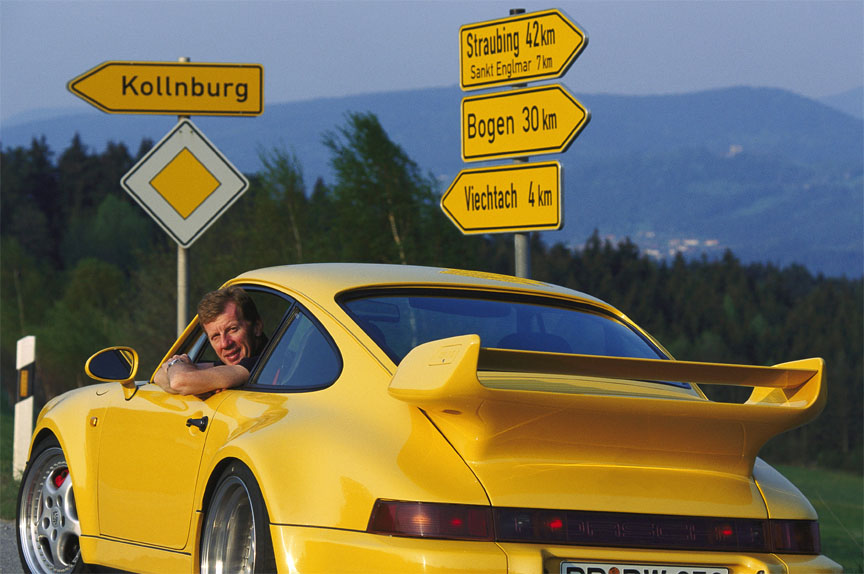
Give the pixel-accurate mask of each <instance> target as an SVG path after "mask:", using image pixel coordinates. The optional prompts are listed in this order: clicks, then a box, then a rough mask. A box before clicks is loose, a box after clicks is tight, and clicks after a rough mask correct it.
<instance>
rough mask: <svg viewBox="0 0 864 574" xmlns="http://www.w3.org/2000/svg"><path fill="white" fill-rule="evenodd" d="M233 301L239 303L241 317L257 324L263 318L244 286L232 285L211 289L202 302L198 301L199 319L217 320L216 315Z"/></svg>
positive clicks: (203, 320) (204, 321)
mask: <svg viewBox="0 0 864 574" xmlns="http://www.w3.org/2000/svg"><path fill="white" fill-rule="evenodd" d="M231 301H233V302H234V303H235V304H236V305H237V310H238V311H239V313H240V318H241V319H244V320H246V321H249V322H250V323H252V324H255V322H256V321H258V320H259V319H260V318H261V317H260V316H259V315H258V308H257V307H256V306H255V302H254V301H252V297H250V296H249V294H248V293H246V291H244V290H243V288H242V287H238V286H236V285H231V286H230V287H223V288H222V289H217V290H216V291H210V292H209V293H207V294H206V295H204V297H202V298H201V302H200V303H198V319H199V321H200V322H201V324H202V325H203V324H204V323H210V322H211V321H213V320H215V319H216V317H218V316H219V315H221V314H222V313H224V312H225V307H226V306H227V305H228V303H229V302H231Z"/></svg>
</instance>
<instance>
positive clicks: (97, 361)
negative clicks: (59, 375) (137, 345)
mask: <svg viewBox="0 0 864 574" xmlns="http://www.w3.org/2000/svg"><path fill="white" fill-rule="evenodd" d="M84 371H85V372H86V373H87V376H89V377H90V378H91V379H96V380H97V381H105V382H109V383H114V382H116V383H120V384H122V385H123V386H124V387H125V386H128V385H129V384H130V383H132V384H134V380H135V374H136V373H137V372H138V353H136V352H135V349H132V348H131V347H109V348H108V349H103V350H101V351H99V352H98V353H96V354H95V355H93V356H92V357H90V358H89V359H87V363H86V364H85V365H84Z"/></svg>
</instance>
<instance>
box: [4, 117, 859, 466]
mask: <svg viewBox="0 0 864 574" xmlns="http://www.w3.org/2000/svg"><path fill="white" fill-rule="evenodd" d="M324 142H325V144H326V146H327V147H328V148H329V150H330V152H331V154H332V155H331V159H332V164H333V167H334V171H335V174H336V177H335V181H333V182H332V184H327V183H325V182H324V181H322V180H318V181H316V182H314V184H313V186H312V189H311V190H310V189H308V188H307V185H306V182H305V181H304V178H303V169H302V166H301V165H300V162H299V161H298V159H297V157H296V155H295V154H294V153H293V152H290V151H287V150H284V149H273V150H259V156H260V158H261V160H262V164H263V166H264V169H263V170H262V171H261V172H260V173H257V174H253V175H251V176H250V183H251V185H250V188H249V190H248V191H247V192H246V194H245V195H244V196H243V197H242V198H241V200H240V201H238V202H237V203H235V204H234V205H233V206H232V207H231V208H230V209H229V210H228V211H227V212H226V213H225V214H224V215H223V216H222V217H221V218H220V219H219V220H218V221H216V222H215V223H214V224H213V225H212V226H211V227H210V228H209V230H208V231H207V233H205V234H204V235H203V237H201V239H199V240H198V241H197V242H196V243H195V244H194V245H193V246H192V248H191V249H189V250H188V257H189V260H190V275H189V279H190V288H189V291H190V300H191V302H192V303H193V305H194V303H195V302H196V301H197V300H198V298H200V296H202V295H203V294H204V293H205V292H206V291H208V290H210V289H213V288H215V287H217V286H219V285H221V284H222V283H224V282H225V281H227V280H228V279H230V278H232V277H234V276H236V275H238V274H240V273H242V272H244V271H247V270H249V269H254V268H258V267H264V266H271V265H282V264H288V263H297V262H315V261H368V262H389V263H408V264H422V265H439V266H452V267H461V268H467V269H476V270H481V271H490V272H496V273H513V240H512V237H510V236H486V237H483V236H468V237H465V236H462V235H461V234H460V233H459V232H458V231H457V230H456V228H455V227H454V226H453V225H452V224H450V222H449V221H448V220H447V219H446V218H445V217H444V216H443V215H442V213H441V211H440V208H439V206H438V197H439V193H438V187H439V186H438V184H437V182H436V181H435V180H434V179H433V178H432V177H431V176H429V175H423V174H422V173H421V170H420V169H419V167H418V166H417V165H416V164H415V163H414V161H413V160H412V159H411V158H410V157H408V155H407V154H406V153H405V151H404V150H403V149H402V148H401V147H400V146H398V145H397V144H395V143H394V142H393V141H392V140H391V139H390V137H389V136H388V134H387V133H386V132H385V131H384V129H383V128H382V126H381V124H380V122H379V121H378V119H377V118H376V117H375V116H374V115H372V114H357V113H355V114H349V115H348V116H346V118H345V123H344V125H343V126H342V127H340V128H339V129H337V130H335V131H333V132H330V133H327V134H325V135H324ZM151 146H152V142H149V141H146V140H145V141H144V142H142V144H141V146H140V148H139V150H138V151H137V155H138V156H140V155H142V154H143V153H145V152H146V151H147V150H148V149H149V147H151ZM685 159H686V158H685ZM134 161H135V158H134V157H132V156H131V155H130V154H129V152H128V150H127V149H126V148H125V147H124V146H122V145H117V144H109V145H108V146H107V147H106V149H105V150H104V151H103V152H101V153H94V152H92V151H91V150H88V149H87V148H86V147H85V146H84V145H83V143H82V142H81V141H80V138H77V137H76V138H74V139H73V140H72V142H71V144H70V146H69V148H68V149H66V150H65V151H64V152H62V153H61V154H60V156H59V159H58V160H57V161H56V163H55V161H54V153H53V152H52V151H51V150H50V149H48V146H47V145H46V144H45V141H44V139H42V140H35V139H34V140H33V142H32V144H31V146H30V147H29V148H14V149H8V150H2V157H0V169H2V172H0V177H2V180H3V194H2V195H0V218H2V227H0V232H2V241H0V320H2V324H3V330H2V339H0V369H2V373H0V380H2V382H3V390H4V391H5V392H6V394H7V396H11V394H12V393H14V382H15V374H14V368H13V367H14V364H15V361H14V353H15V343H16V341H17V339H18V338H19V337H21V336H24V335H28V334H36V335H37V336H38V341H39V342H38V343H37V347H38V350H37V355H38V356H39V357H40V359H39V361H38V365H39V372H38V373H37V376H38V378H39V380H40V381H41V385H40V387H41V389H42V392H43V394H44V395H45V396H43V397H38V398H41V399H43V400H44V399H45V398H48V397H50V396H53V395H55V394H58V393H60V392H63V391H64V390H66V389H69V388H72V387H75V386H78V385H82V384H87V383H88V381H87V380H86V378H85V377H84V375H83V364H84V361H85V360H86V358H87V357H88V356H89V355H90V354H92V353H93V352H95V351H97V350H99V349H100V348H102V347H104V346H108V345H115V344H124V345H130V346H132V347H134V348H135V349H136V350H138V352H139V355H140V356H141V367H140V370H139V377H140V378H146V377H149V376H150V374H151V373H152V370H153V368H155V366H156V364H157V363H158V361H159V360H160V359H161V358H162V357H163V355H164V354H165V353H166V352H167V350H168V348H169V347H170V345H171V343H172V342H173V341H174V339H175V335H176V282H175V277H176V253H177V247H176V245H175V244H174V243H173V242H172V241H171V240H170V239H169V238H168V237H167V235H166V234H164V233H163V232H162V231H161V229H160V228H159V227H158V225H157V224H156V223H155V222H153V221H151V220H150V219H149V218H148V217H147V216H146V215H144V213H143V212H142V210H141V209H140V208H139V207H138V206H137V205H136V204H135V203H134V202H133V201H132V200H131V198H129V197H128V195H127V194H125V193H123V192H122V191H121V190H120V187H119V181H120V178H121V177H122V175H123V174H124V173H125V172H126V171H127V170H128V169H129V168H130V167H131V165H133V163H134ZM713 165H714V164H712V163H711V162H708V161H706V162H703V163H699V162H696V163H694V162H689V161H688V162H684V161H683V160H682V166H681V169H682V171H681V173H680V174H677V175H676V174H674V173H671V172H670V173H666V172H664V174H662V175H663V178H665V179H663V181H666V180H668V179H669V178H673V179H674V178H676V177H677V178H679V179H680V180H681V182H682V183H683V182H684V181H685V180H686V178H685V177H684V176H683V175H682V174H684V173H687V170H689V171H690V172H693V171H696V172H699V171H701V172H706V173H707V172H710V170H711V169H715V167H712V166H713ZM644 169H645V172H644V173H645V174H646V178H647V179H648V180H651V179H652V178H653V177H654V175H651V167H650V166H645V168H644ZM724 169H725V168H724ZM655 175H657V177H659V174H655ZM649 176H650V177H649ZM789 177H790V178H793V179H794V177H795V174H790V175H789ZM709 179H710V178H709ZM768 184H770V181H767V182H766V185H768ZM697 191H698V192H699V193H712V194H716V193H718V189H716V188H714V187H711V186H704V187H702V188H700V189H698V190H697ZM58 194H62V197H63V198H64V201H62V202H61V201H57V197H58ZM637 215H638V214H634V217H635V216H637ZM531 251H532V266H533V277H534V278H536V279H539V280H542V281H548V282H550V283H556V284H559V285H564V286H567V287H571V288H575V289H578V290H581V291H584V292H586V293H590V294H592V295H595V296H598V297H600V298H602V299H605V300H607V301H609V302H610V303H612V304H613V305H615V306H616V307H619V308H620V309H622V310H624V311H625V312H626V313H627V314H628V315H629V316H630V317H632V318H633V319H634V320H635V321H636V322H637V323H638V324H640V325H641V326H642V327H644V328H645V329H646V330H647V331H648V332H649V333H651V334H652V335H654V336H656V337H657V338H658V339H659V340H660V341H662V342H663V344H664V345H665V346H666V348H667V349H668V350H669V351H670V352H671V353H672V354H673V355H674V356H676V357H678V358H681V359H689V360H702V361H716V362H730V363H749V364H775V363H779V362H783V361H787V360H790V359H799V358H806V357H810V356H821V357H823V358H824V359H825V360H826V363H827V373H828V384H829V400H828V405H827V407H826V410H825V412H824V413H823V414H822V416H821V417H819V418H818V419H817V420H816V421H815V422H814V423H811V424H809V425H806V426H804V427H802V428H800V429H796V430H794V431H792V432H789V433H787V434H785V435H783V436H782V437H779V438H776V439H774V440H773V441H772V442H770V443H769V444H768V445H767V446H766V447H765V449H764V452H763V454H764V455H766V456H770V457H771V458H772V460H777V461H781V462H789V463H794V464H799V465H811V464H819V465H823V466H831V467H834V468H845V469H850V470H855V471H857V472H860V469H861V466H862V435H864V429H862V418H864V417H862V403H864V400H862V384H861V381H862V380H864V374H862V347H864V345H862V339H864V334H862V327H864V321H862V317H864V311H862V301H864V294H862V280H861V279H860V278H858V279H855V280H850V279H834V278H825V277H822V276H815V277H814V276H813V275H812V274H811V273H809V272H808V271H807V270H806V269H805V268H803V267H800V266H791V267H787V268H782V269H781V268H777V267H775V266H773V265H767V264H765V265H762V264H760V265H743V264H742V263H741V262H740V261H739V260H738V259H737V258H736V257H735V256H734V255H733V254H732V253H731V252H727V253H726V254H724V256H723V257H722V258H721V259H719V260H707V259H704V258H703V259H700V260H686V259H684V258H683V257H680V256H679V257H678V258H676V259H675V260H674V261H672V262H669V263H658V262H657V261H654V260H652V259H650V258H649V257H647V256H645V255H643V254H641V253H640V252H639V249H638V247H637V246H636V245H635V244H633V243H632V242H631V241H629V240H625V241H623V242H621V243H618V244H617V245H613V244H612V243H610V242H609V241H603V240H601V239H600V237H599V235H598V234H597V233H596V232H595V233H594V234H593V235H592V236H591V237H589V238H588V240H587V241H586V243H585V245H584V246H583V247H582V248H580V249H576V250H572V249H568V248H565V247H563V246H562V245H552V246H547V245H545V244H544V243H543V242H542V241H541V240H540V235H539V234H536V233H535V234H533V235H532V241H531ZM191 313H194V310H192V311H190V314H191ZM709 392H710V393H711V396H712V398H715V399H717V400H730V401H740V400H743V399H744V398H746V397H743V396H740V395H739V394H737V393H735V392H730V391H727V390H723V389H719V390H717V391H714V390H713V389H709Z"/></svg>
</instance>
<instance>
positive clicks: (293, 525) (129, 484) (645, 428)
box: [31, 264, 839, 574]
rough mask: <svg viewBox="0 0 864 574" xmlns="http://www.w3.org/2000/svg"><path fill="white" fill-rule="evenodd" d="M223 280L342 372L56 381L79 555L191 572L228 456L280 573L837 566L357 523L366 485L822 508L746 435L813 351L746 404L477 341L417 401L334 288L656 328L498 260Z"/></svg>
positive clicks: (365, 519)
mask: <svg viewBox="0 0 864 574" xmlns="http://www.w3.org/2000/svg"><path fill="white" fill-rule="evenodd" d="M228 283H229V284H239V285H245V286H250V285H256V286H261V287H266V288H268V289H272V290H274V291H276V292H279V293H283V294H285V295H286V296H288V297H290V298H291V299H292V300H293V301H296V303H297V304H299V305H300V306H302V307H303V308H304V309H305V310H306V311H308V312H309V314H311V315H312V316H313V317H314V319H315V321H317V323H318V324H319V325H320V328H321V329H322V330H323V331H324V332H325V333H326V334H327V336H328V337H329V338H330V339H332V342H333V344H334V345H335V347H336V348H338V349H339V355H340V360H341V361H342V370H341V374H340V375H339V376H338V379H337V380H336V381H335V382H333V383H332V384H331V385H329V386H326V387H324V388H320V389H317V390H311V391H304V392H285V391H282V392H272V391H268V390H265V389H261V388H254V387H248V388H237V389H230V390H226V391H223V392H220V393H216V394H214V395H212V396H209V397H207V398H206V399H201V398H197V397H179V396H174V395H169V394H167V393H164V392H163V391H161V389H159V388H158V387H157V386H156V385H153V384H146V383H144V382H142V383H140V384H139V385H138V387H137V389H134V388H132V387H125V388H124V387H123V386H121V385H119V384H116V383H105V384H97V385H93V386H90V387H86V388H82V389H76V390H74V391H70V392H69V393H66V394H64V395H62V396H61V397H58V398H56V399H54V400H52V401H51V402H49V404H48V405H46V407H45V408H44V409H43V411H42V412H41V413H40V416H39V418H38V420H37V426H36V431H35V433H34V443H33V444H35V441H38V440H40V438H41V437H43V436H45V434H46V433H48V434H53V435H54V436H56V437H57V439H58V440H59V442H60V444H61V447H62V448H63V451H64V454H65V456H66V458H67V463H68V465H69V468H70V473H71V476H72V479H73V483H74V488H75V497H76V501H77V503H78V511H79V519H80V523H81V530H82V535H81V538H80V544H81V550H82V556H83V557H84V559H85V560H87V561H91V562H93V563H98V564H102V565H106V566H109V567H113V568H117V569H121V570H129V571H142V572H166V571H170V572H196V571H197V569H198V554H199V546H200V540H201V525H202V522H203V517H204V514H205V512H206V509H207V503H208V500H209V496H210V494H211V492H212V490H213V488H214V485H215V483H216V481H217V480H218V478H219V475H220V473H221V471H222V469H223V468H225V467H226V465H227V464H228V463H230V462H231V461H234V460H239V461H241V462H242V463H243V464H245V465H246V466H247V467H248V468H249V469H250V470H251V472H252V474H253V475H254V477H255V478H256V480H257V481H258V485H259V486H260V489H261V492H262V493H263V496H264V501H265V504H266V507H267V511H268V514H269V518H270V523H271V526H270V532H271V535H272V538H273V543H274V548H275V550H276V560H277V563H278V565H279V567H280V571H283V572H332V571H334V570H335V571H339V570H340V569H342V570H349V571H352V572H363V571H366V572H400V573H401V572H411V571H417V572H420V571H422V572H445V571H447V572H451V571H457V570H458V571H462V572H526V573H527V572H540V571H543V569H544V567H545V568H547V569H549V571H552V572H557V571H558V570H557V568H558V567H559V566H560V562H561V561H562V560H569V559H578V560H580V561H588V560H590V561H595V560H596V561H597V563H608V562H613V561H625V562H626V563H631V564H636V563H646V564H693V563H694V560H695V561H699V562H700V563H703V562H704V564H711V565H718V564H728V565H730V566H729V567H730V568H733V570H732V572H734V574H739V573H753V574H755V573H756V572H759V571H760V570H763V571H764V572H765V573H766V574H767V573H769V572H783V571H784V568H785V567H787V566H788V568H789V572H807V571H814V572H819V571H824V572H837V571H839V567H838V566H837V565H836V564H834V563H833V562H831V561H830V560H829V559H827V558H825V557H823V556H786V555H783V556H775V555H770V554H765V555H761V554H760V555H752V554H739V553H736V552H723V553H717V552H683V551H674V552H673V551H660V550H639V549H634V548H617V549H615V548H599V547H598V548H587V547H581V546H580V547H576V546H555V545H545V544H514V543H496V542H492V541H464V540H433V539H417V538H407V537H399V536H386V535H381V534H371V533H368V532H366V529H367V526H368V525H369V521H370V513H371V511H372V508H373V506H374V505H375V503H376V501H378V500H397V501H399V500H402V501H418V502H423V503H436V502H441V503H449V504H463V505H476V506H485V507H488V506H490V505H491V506H501V507H514V508H521V507H530V508H545V509H578V510H583V511H609V512H612V511H619V512H630V513H650V514H664V515H671V514H679V515H684V516H722V517H732V518H735V517H742V518H760V519H762V518H772V519H775V518H778V519H797V520H800V519H807V520H815V518H816V513H815V511H814V509H813V507H812V505H810V504H809V502H807V500H806V499H805V498H804V497H803V496H802V495H801V494H800V492H798V491H797V489H795V488H794V486H792V485H791V483H789V482H788V481H787V480H786V479H785V478H783V477H782V475H780V474H779V473H778V472H776V471H775V470H773V469H772V468H771V467H770V466H768V465H767V464H765V463H764V462H762V461H760V460H759V459H757V458H756V454H757V453H758V450H759V448H760V447H761V445H762V444H763V443H764V442H765V441H766V440H768V439H769V438H770V437H771V436H773V435H774V434H776V433H778V432H782V430H784V429H787V428H791V427H792V426H795V425H797V424H803V423H804V422H806V420H808V418H809V417H812V416H815V413H816V412H818V410H819V409H820V408H821V406H820V405H819V404H818V403H820V402H821V403H822V404H824V384H823V383H822V379H821V376H822V375H821V373H822V370H821V369H822V367H821V361H819V360H814V361H810V362H801V363H795V364H793V365H792V366H791V367H783V368H789V369H796V368H802V369H811V370H816V371H818V373H819V376H818V381H816V382H815V383H813V384H808V385H809V386H808V385H803V386H800V385H799V387H795V388H791V387H788V388H786V387H784V386H783V385H782V384H779V386H775V387H772V388H765V389H760V388H757V389H756V390H754V392H753V394H752V395H751V398H750V401H749V403H748V404H745V405H730V404H722V403H714V402H710V401H708V400H707V399H706V397H705V395H704V393H702V391H701V390H700V389H699V387H698V386H695V385H694V386H672V385H667V384H662V383H661V384H658V383H656V382H650V381H652V380H653V381H657V380H663V379H656V378H649V379H648V380H635V378H631V379H629V380H622V379H620V378H615V377H608V376H602V375H597V374H591V375H575V376H574V375H572V374H566V373H564V374H562V373H545V374H540V375H538V374H537V373H522V372H513V371H512V370H509V371H508V370H497V371H494V372H486V371H484V372H482V373H481V374H478V366H477V365H478V362H477V360H475V361H474V363H473V367H472V365H468V366H467V367H465V369H464V370H465V372H469V371H470V375H471V377H473V380H472V381H471V384H472V385H475V386H474V387H471V388H470V389H468V390H467V391H465V389H462V390H458V389H457V392H453V393H450V391H447V392H444V391H442V392H441V393H439V394H440V396H438V395H436V396H435V398H434V400H432V401H431V402H426V403H424V402H423V401H424V400H426V399H428V394H427V395H424V393H423V392H422V391H423V390H422V389H420V391H421V392H419V393H418V394H416V396H413V397H409V396H406V395H404V393H403V396H399V392H395V393H394V384H395V383H394V382H395V381H399V380H400V372H402V375H401V377H402V380H404V379H405V376H404V373H405V372H410V368H409V367H407V366H406V365H407V364H408V363H410V361H407V363H406V360H403V361H402V362H401V364H400V365H399V366H398V367H397V365H396V364H395V363H394V361H393V359H392V358H391V356H389V355H388V354H387V353H386V352H385V351H384V350H383V349H381V348H380V347H379V346H377V345H376V344H375V342H374V340H373V337H371V336H370V335H369V334H368V333H366V332H364V331H363V330H362V329H361V328H360V327H359V326H358V325H357V324H356V323H355V321H354V319H353V318H352V316H351V314H350V313H349V312H347V311H346V309H345V308H344V307H343V305H342V304H340V299H341V298H342V297H344V296H346V295H350V294H354V293H357V292H358V291H365V290H380V289H388V288H400V289H433V290H437V291H440V292H455V290H461V291H462V292H470V291H472V290H476V291H478V292H480V291H482V292H485V293H494V294H499V295H507V296H510V295H519V296H538V297H543V298H544V299H545V300H550V301H555V300H558V301H561V302H565V303H567V304H578V305H580V306H589V307H590V308H592V309H596V310H597V312H598V313H599V312H602V313H604V314H608V315H609V316H611V317H614V318H615V319H616V320H618V321H621V322H622V323H625V324H626V325H628V326H629V327H631V328H632V329H633V330H634V331H636V332H638V333H640V334H641V335H642V336H644V337H645V338H646V340H648V341H650V342H651V343H652V344H654V345H656V346H657V348H659V349H660V350H662V346H661V345H660V344H659V343H658V342H657V341H656V340H654V339H653V338H652V337H651V336H650V335H648V334H647V333H645V332H644V331H642V330H641V329H640V328H639V327H638V326H636V325H633V324H632V322H631V321H630V320H629V319H627V317H626V316H625V315H624V314H623V313H621V312H620V311H618V310H617V309H615V308H613V307H611V306H610V305H608V304H606V303H604V302H602V301H600V300H598V299H596V298H593V297H590V296H588V295H585V294H582V293H579V292H576V291H572V290H570V289H566V288H563V287H558V286H554V285H548V284H545V283H541V282H538V281H532V280H528V279H519V278H513V277H506V276H500V275H494V274H487V273H477V272H466V271H458V270H447V269H429V268H420V267H411V266H381V265H353V264H344V265H339V264H314V265H301V266H286V267H277V268H270V269H263V270H256V271H250V272H248V273H244V274H243V275H241V276H239V277H237V278H235V279H233V280H231V281H229V282H228ZM196 329H197V318H196V319H194V320H193V321H192V323H190V325H189V327H188V328H187V329H186V331H185V332H184V334H183V335H182V336H181V337H180V338H179V339H178V341H177V343H175V344H174V345H173V346H172V348H171V349H170V350H169V351H168V353H166V355H165V357H166V359H167V358H168V357H170V356H172V355H173V354H174V353H175V352H177V351H178V350H180V349H182V348H187V347H188V341H186V340H185V339H187V338H189V337H191V336H192V334H193V333H195V331H196ZM477 346H478V347H479V342H478V345H477ZM421 347H422V346H421ZM417 348H418V349H419V348H420V347H417ZM415 350H416V349H415ZM412 353H413V351H412ZM478 354H479V351H478ZM514 356H523V357H524V356H525V355H524V353H523V355H518V353H517V355H514ZM517 358H518V357H517ZM406 359H407V358H406ZM555 360H556V361H557V360H558V359H555ZM562 360H565V362H566V361H567V360H570V359H562ZM163 361H164V359H163ZM662 362H663V363H679V362H675V361H662ZM625 363H626V361H625V362H624V363H622V364H625ZM634 364H635V363H634ZM664 366H665V365H664ZM708 368H709V370H711V369H713V368H714V367H712V366H710V365H709V367H708ZM718 368H720V369H721V370H722V367H718ZM472 369H473V370H472ZM780 370H782V368H781V369H780ZM253 377H254V373H253ZM466 377H467V375H466ZM409 378H411V377H409ZM413 379H414V381H415V383H414V385H415V386H414V387H412V385H410V384H409V385H406V386H404V387H403V391H404V390H405V389H408V390H409V391H410V390H411V389H412V388H413V390H415V391H416V390H417V388H418V387H417V386H416V385H417V384H419V385H420V386H421V387H422V386H423V384H425V383H426V382H428V381H431V379H427V378H425V377H416V376H415V377H413ZM465 380H468V378H466V379H465ZM417 381H419V383H418V382H417ZM430 384H431V383H430ZM396 386H397V387H398V386H399V385H398V384H396ZM814 389H815V390H814ZM463 391H464V392H463ZM448 393H449V394H448ZM409 394H410V393H409ZM433 394H434V393H433ZM418 397H419V398H418ZM424 397H425V398H424ZM436 401H437V402H436ZM202 416H207V417H208V421H209V422H208V425H207V427H206V431H204V432H202V431H201V430H199V429H198V428H195V427H194V426H193V427H189V426H187V425H186V421H187V419H189V418H200V417H202ZM32 448H33V445H31V452H32ZM166 509H169V510H166ZM169 523H170V524H169ZM784 564H785V565H786V566H784ZM334 565H335V566H334ZM808 568H809V569H810V570H808Z"/></svg>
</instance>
